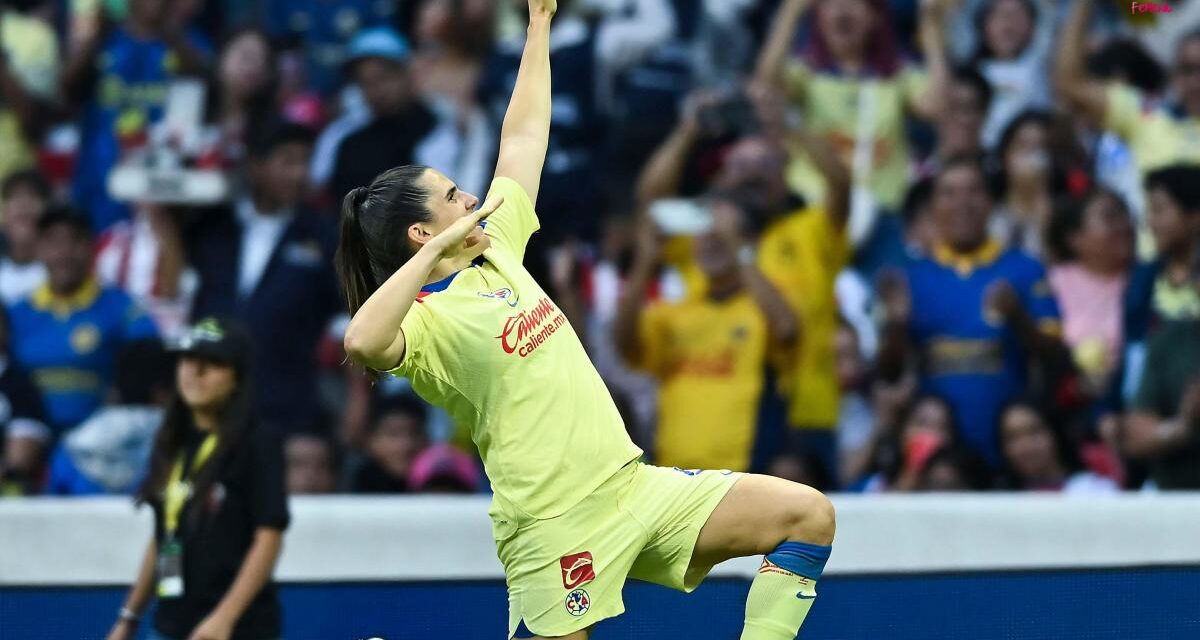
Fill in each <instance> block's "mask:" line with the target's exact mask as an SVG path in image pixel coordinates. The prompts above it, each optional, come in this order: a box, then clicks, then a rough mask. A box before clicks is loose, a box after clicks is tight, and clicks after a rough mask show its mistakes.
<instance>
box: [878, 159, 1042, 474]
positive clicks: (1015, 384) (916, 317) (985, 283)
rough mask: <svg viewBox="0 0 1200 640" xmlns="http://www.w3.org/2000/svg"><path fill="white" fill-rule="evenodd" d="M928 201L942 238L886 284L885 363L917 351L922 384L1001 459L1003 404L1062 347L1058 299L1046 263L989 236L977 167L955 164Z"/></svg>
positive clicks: (992, 457)
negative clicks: (1033, 367) (1036, 364)
mask: <svg viewBox="0 0 1200 640" xmlns="http://www.w3.org/2000/svg"><path fill="white" fill-rule="evenodd" d="M931 206H932V211H933V216H934V223H935V225H936V226H937V227H938V236H939V240H940V244H939V245H937V246H936V247H935V249H934V251H933V252H932V255H930V256H929V257H919V258H914V259H912V260H911V261H910V262H909V264H908V265H907V266H906V268H905V271H904V277H902V278H901V277H893V278H891V279H890V280H891V281H890V282H887V283H885V284H884V287H883V289H884V290H883V291H882V297H883V300H884V306H885V309H886V312H887V321H888V324H887V327H886V329H885V332H884V334H885V335H884V342H883V345H882V347H881V352H880V369H881V373H882V374H883V375H884V376H885V377H895V376H898V375H899V373H900V372H901V371H903V370H904V369H905V364H906V363H905V359H906V356H908V355H909V354H910V353H911V354H913V355H915V356H916V361H915V364H917V365H918V367H917V368H918V370H919V377H920V383H921V387H922V389H923V390H924V391H926V392H931V393H935V394H938V395H940V396H942V397H943V398H945V399H946V400H947V401H948V402H949V403H950V406H951V408H952V409H953V410H954V412H955V417H956V418H957V421H958V424H959V426H960V428H961V430H962V434H961V435H962V437H963V439H964V440H965V441H966V442H967V443H968V444H970V445H971V446H972V447H974V448H975V449H976V450H977V451H979V453H981V454H983V455H984V456H985V457H986V458H987V459H988V460H989V461H990V462H991V463H992V464H993V465H995V464H998V463H999V461H1000V454H999V451H998V448H997V438H996V421H997V419H998V418H999V414H1000V410H1001V409H1002V408H1003V406H1004V405H1005V404H1006V403H1007V402H1008V401H1010V400H1012V399H1014V398H1015V397H1017V396H1019V395H1021V394H1023V393H1025V392H1026V391H1027V389H1026V386H1027V380H1026V371H1027V369H1028V365H1029V363H1030V361H1031V358H1039V357H1043V356H1047V355H1050V354H1053V353H1058V352H1061V349H1062V347H1061V343H1060V342H1059V340H1058V338H1057V335H1058V333H1059V314H1058V304H1057V303H1056V302H1055V300H1054V297H1053V294H1052V292H1051V290H1050V287H1049V285H1048V283H1047V282H1046V274H1045V269H1044V268H1043V267H1042V265H1041V263H1040V262H1038V261H1037V260H1036V259H1034V258H1033V257H1031V256H1029V255H1026V254H1025V253H1023V252H1021V251H1019V250H1017V249H1005V248H1003V247H1002V246H1001V245H1000V244H998V243H996V242H995V241H993V240H989V239H988V234H987V223H988V217H989V215H990V213H991V208H992V202H991V199H990V197H989V196H988V192H987V186H986V182H985V178H984V175H983V171H982V169H981V168H980V167H979V165H978V163H976V162H974V161H968V160H957V161H952V162H950V163H948V164H947V165H946V167H945V168H944V169H943V170H942V171H941V173H940V174H939V175H938V176H937V178H936V180H935V182H934V192H933V201H932V205H931Z"/></svg>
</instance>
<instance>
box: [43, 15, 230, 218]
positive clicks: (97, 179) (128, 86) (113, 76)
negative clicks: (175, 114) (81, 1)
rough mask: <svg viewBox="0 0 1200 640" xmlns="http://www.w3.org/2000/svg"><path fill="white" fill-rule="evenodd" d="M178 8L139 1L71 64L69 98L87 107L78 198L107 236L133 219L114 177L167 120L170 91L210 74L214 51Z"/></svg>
mask: <svg viewBox="0 0 1200 640" xmlns="http://www.w3.org/2000/svg"><path fill="white" fill-rule="evenodd" d="M173 5H174V3H170V2H157V1H154V0H131V2H129V14H128V17H127V18H126V19H125V20H124V21H123V22H121V23H120V24H115V25H107V23H104V24H105V25H106V26H105V27H104V28H99V29H97V30H96V31H95V33H94V34H91V35H89V36H88V37H87V38H86V40H85V41H84V44H83V45H82V46H80V47H78V48H77V49H76V50H75V52H74V54H73V55H72V56H71V59H70V60H69V61H68V63H67V65H66V69H65V71H64V78H63V86H64V90H65V92H66V97H67V99H68V100H69V101H70V102H72V103H74V104H76V105H81V106H82V114H81V115H82V117H81V125H82V126H81V132H80V141H79V154H78V157H79V164H78V166H77V167H76V169H75V183H74V194H73V196H74V199H75V202H76V203H77V204H78V205H79V206H81V207H83V206H86V207H87V211H88V213H89V214H90V215H91V220H92V225H93V228H95V229H96V230H97V231H103V230H104V229H106V228H108V227H109V226H110V225H112V224H113V223H114V222H117V221H120V220H122V219H124V218H126V217H128V215H129V212H128V208H127V207H126V206H125V205H123V204H121V203H118V202H116V201H115V200H113V199H112V198H111V197H110V196H109V194H108V174H109V171H111V170H112V168H113V167H114V166H116V164H117V162H118V161H119V160H120V158H121V154H122V151H123V150H125V149H129V148H133V147H137V146H140V145H141V144H143V143H144V142H145V139H146V135H147V131H148V127H149V126H150V125H151V124H153V123H155V122H157V121H158V120H159V119H160V118H162V115H163V107H164V106H165V104H166V98H167V86H168V85H169V83H170V82H171V81H172V80H173V79H175V78H176V77H178V76H179V75H180V74H185V73H191V74H200V73H202V72H203V71H204V68H205V66H206V63H207V58H208V55H209V53H210V51H211V46H209V45H208V43H206V42H204V41H203V38H202V37H201V36H199V35H197V34H194V33H190V32H188V33H185V32H184V31H183V27H181V26H179V25H178V24H176V23H177V22H179V20H180V19H181V18H180V17H179V16H174V15H172V13H171V9H172V6H173Z"/></svg>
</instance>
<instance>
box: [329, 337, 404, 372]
mask: <svg viewBox="0 0 1200 640" xmlns="http://www.w3.org/2000/svg"><path fill="white" fill-rule="evenodd" d="M342 348H343V349H345V351H346V355H347V356H349V357H350V359H351V360H352V361H354V362H356V363H358V364H360V365H362V366H365V367H369V368H371V369H376V370H379V371H386V370H388V369H391V368H392V366H394V365H395V363H396V362H398V361H399V360H400V356H395V357H392V356H391V355H390V354H391V352H396V351H398V352H399V353H400V354H401V355H403V353H404V340H403V335H398V336H397V337H396V340H395V341H394V342H393V343H392V344H390V345H383V346H382V347H380V346H379V345H376V344H371V343H370V342H369V341H368V340H366V339H364V338H363V336H362V335H361V333H360V332H356V331H353V327H351V328H347V330H346V335H345V336H344V337H343V338H342Z"/></svg>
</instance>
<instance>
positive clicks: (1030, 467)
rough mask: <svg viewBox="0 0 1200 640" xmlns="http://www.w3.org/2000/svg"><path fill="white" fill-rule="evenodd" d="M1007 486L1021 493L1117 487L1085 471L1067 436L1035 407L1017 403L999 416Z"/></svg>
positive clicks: (1100, 490) (1102, 490)
mask: <svg viewBox="0 0 1200 640" xmlns="http://www.w3.org/2000/svg"><path fill="white" fill-rule="evenodd" d="M997 436H998V437H999V439H1000V452H1001V454H1002V456H1003V459H1004V462H1003V468H1004V476H1003V479H1004V486H1005V487H1006V488H1009V489H1018V490H1022V491H1062V492H1064V493H1113V492H1116V491H1117V490H1118V487H1117V484H1116V483H1115V482H1113V481H1112V480H1111V479H1109V478H1105V477H1104V476H1101V475H1098V474H1096V473H1094V472H1092V471H1088V470H1086V469H1085V468H1084V466H1083V463H1082V462H1081V461H1080V455H1079V451H1078V449H1077V448H1076V447H1075V446H1074V445H1073V444H1072V443H1071V441H1070V439H1069V438H1068V436H1067V433H1066V432H1065V431H1064V430H1062V429H1056V428H1054V427H1053V426H1051V425H1050V423H1049V421H1047V419H1046V417H1045V415H1044V414H1043V413H1042V411H1041V410H1040V409H1038V407H1037V406H1036V405H1034V404H1033V403H1031V402H1028V401H1022V400H1017V401H1014V402H1012V403H1010V404H1009V405H1008V406H1007V407H1005V409H1004V410H1003V411H1002V412H1001V413H1000V426H999V429H998V431H997Z"/></svg>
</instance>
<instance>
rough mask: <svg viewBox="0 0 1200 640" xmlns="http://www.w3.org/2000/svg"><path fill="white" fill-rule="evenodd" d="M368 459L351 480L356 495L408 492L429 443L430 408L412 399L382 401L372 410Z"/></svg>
mask: <svg viewBox="0 0 1200 640" xmlns="http://www.w3.org/2000/svg"><path fill="white" fill-rule="evenodd" d="M372 413H373V414H374V415H373V416H372V419H371V422H370V426H369V432H370V433H369V434H368V435H367V451H366V454H367V457H366V459H365V460H363V462H362V464H361V466H359V467H358V469H356V470H355V472H354V477H353V478H352V479H351V481H350V491H352V492H353V493H406V492H408V491H410V490H411V487H410V486H409V484H408V478H409V475H410V473H411V472H412V469H413V461H414V460H415V459H416V458H417V455H418V454H420V452H421V451H423V450H424V449H425V448H426V447H427V446H428V444H429V435H428V431H427V426H426V424H427V421H428V409H427V408H426V406H425V405H424V404H423V403H421V402H419V401H418V400H416V399H415V398H412V397H410V396H397V397H395V398H388V399H381V400H379V401H377V403H376V406H375V407H373V408H372Z"/></svg>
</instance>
